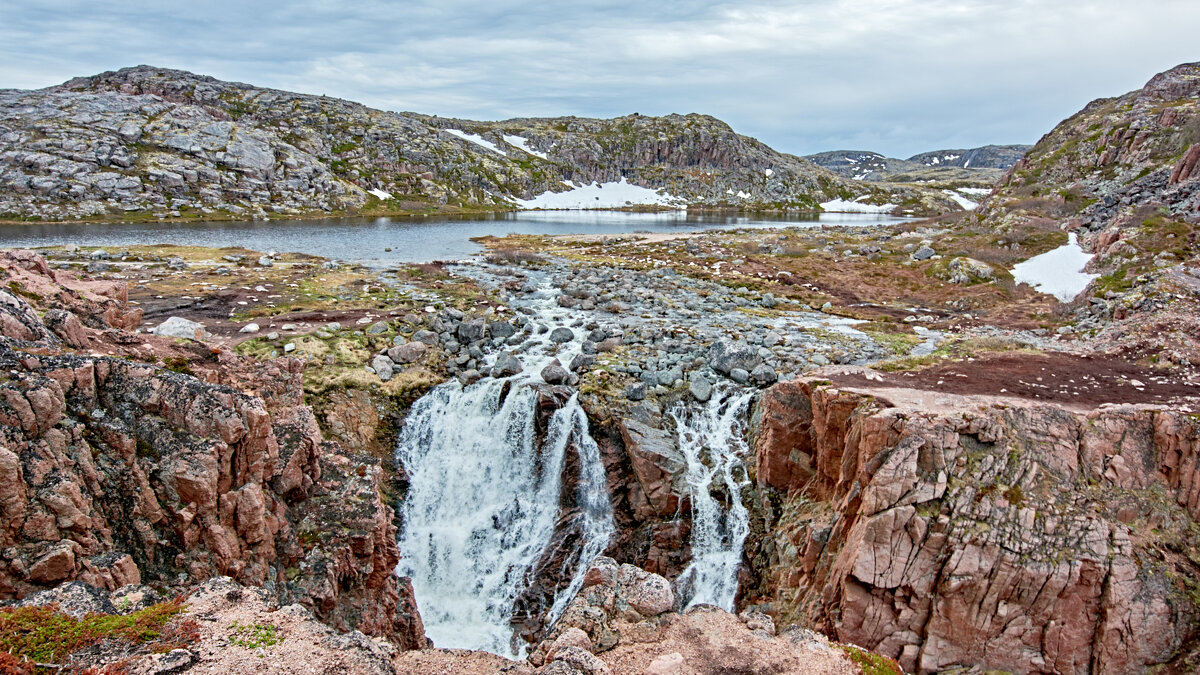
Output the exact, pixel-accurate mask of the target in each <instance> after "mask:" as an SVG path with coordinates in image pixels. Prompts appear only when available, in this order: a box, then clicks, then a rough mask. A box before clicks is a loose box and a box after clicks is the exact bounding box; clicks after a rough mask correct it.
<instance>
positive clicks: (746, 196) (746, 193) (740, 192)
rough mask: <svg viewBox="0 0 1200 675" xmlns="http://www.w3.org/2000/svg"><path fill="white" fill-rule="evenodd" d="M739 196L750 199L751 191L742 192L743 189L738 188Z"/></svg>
mask: <svg viewBox="0 0 1200 675" xmlns="http://www.w3.org/2000/svg"><path fill="white" fill-rule="evenodd" d="M737 196H738V198H739V199H750V193H749V192H742V191H741V190H738V193H737Z"/></svg>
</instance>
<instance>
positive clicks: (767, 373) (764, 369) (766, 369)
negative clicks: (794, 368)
mask: <svg viewBox="0 0 1200 675" xmlns="http://www.w3.org/2000/svg"><path fill="white" fill-rule="evenodd" d="M750 380H751V381H753V382H754V384H756V385H758V386H760V387H769V386H771V385H772V384H775V383H776V382H778V381H779V374H778V373H776V372H775V369H774V368H772V367H771V366H768V365H767V364H765V363H764V364H762V365H760V366H759V367H757V368H755V369H754V371H753V372H751V373H750Z"/></svg>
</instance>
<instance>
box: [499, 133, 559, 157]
mask: <svg viewBox="0 0 1200 675" xmlns="http://www.w3.org/2000/svg"><path fill="white" fill-rule="evenodd" d="M501 138H503V139H504V142H505V143H508V144H509V145H511V146H513V147H517V148H520V149H521V150H524V151H525V152H528V153H529V154H531V155H533V156H534V157H541V158H542V159H550V158H549V157H547V156H546V153H544V152H540V151H538V150H534V149H533V148H531V147H529V139H527V138H525V137H523V136H509V135H507V134H505V135H504V136H501Z"/></svg>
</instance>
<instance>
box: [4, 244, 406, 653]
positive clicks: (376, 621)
mask: <svg viewBox="0 0 1200 675" xmlns="http://www.w3.org/2000/svg"><path fill="white" fill-rule="evenodd" d="M3 263H4V267H3V273H4V276H5V277H6V278H7V279H11V280H13V282H14V283H12V284H11V285H9V288H10V289H12V290H13V292H12V293H10V292H8V291H5V290H0V317H2V318H0V548H2V550H3V556H2V558H0V599H19V598H23V597H25V596H27V595H29V594H31V593H34V592H37V591H39V590H41V589H44V588H47V587H51V586H54V585H57V584H59V583H62V582H65V581H71V580H79V581H82V582H85V583H87V584H91V585H94V586H98V587H103V588H107V589H109V590H112V589H115V588H117V587H119V586H123V585H126V584H130V583H139V582H140V583H151V584H154V585H157V586H168V587H177V588H186V587H188V586H190V585H194V584H195V583H197V582H199V581H203V580H205V579H208V578H211V577H215V576H219V575H227V576H230V577H232V578H234V579H236V580H237V581H239V582H241V583H244V584H247V585H253V586H262V587H264V588H266V589H267V590H268V591H269V592H271V593H273V594H274V595H275V596H277V597H278V599H279V600H280V601H281V602H289V603H290V602H298V603H301V604H303V605H305V606H307V607H309V608H311V609H312V611H313V612H314V613H315V614H316V615H317V616H318V617H319V618H320V619H322V620H324V621H325V622H327V623H329V624H330V625H332V626H334V627H335V628H339V629H343V630H345V629H349V628H358V629H359V630H361V631H363V632H364V633H368V634H372V635H379V636H386V637H388V638H391V639H392V640H393V641H395V642H397V643H398V644H400V645H401V646H403V647H410V648H416V647H420V646H423V645H424V635H423V629H422V628H421V623H420V617H419V615H418V614H417V611H416V608H415V605H414V603H413V600H412V591H411V589H410V588H409V587H407V582H406V581H405V580H401V579H398V578H397V577H395V576H394V574H393V570H394V569H395V566H396V563H397V561H398V560H399V554H398V552H397V548H396V541H395V527H394V525H393V524H392V511H391V509H390V508H389V507H388V506H386V505H385V504H384V503H383V501H382V500H381V496H380V480H381V471H380V467H379V464H378V461H377V460H374V459H372V458H370V457H369V456H363V455H352V454H349V453H346V452H343V451H342V450H341V449H340V448H339V447H338V446H337V445H335V444H333V443H329V442H326V441H325V440H324V439H323V438H322V436H321V433H320V431H319V429H318V427H317V423H316V420H315V418H314V417H313V414H312V410H311V409H310V408H308V407H307V406H305V405H304V404H303V398H302V388H301V381H300V376H301V372H302V369H303V364H302V362H300V361H298V360H295V359H280V360H276V361H270V362H262V363H259V362H254V361H251V360H247V359H243V358H241V357H238V356H236V355H234V354H232V353H229V352H220V353H219V354H213V355H211V356H212V357H213V364H212V365H211V366H210V367H209V368H208V369H207V370H206V371H205V372H204V373H203V375H204V377H205V378H206V379H201V378H199V377H196V376H194V375H191V374H186V373H177V372H171V371H170V370H166V369H164V368H161V367H158V366H155V365H151V364H150V363H146V362H142V361H138V360H131V359H129V358H122V357H120V356H107V355H103V354H101V353H99V352H93V351H90V350H87V349H84V350H80V351H73V350H71V349H68V348H67V347H65V346H64V342H66V343H72V342H74V343H76V344H78V345H80V346H81V347H86V346H88V345H92V346H102V345H104V344H105V343H104V340H105V339H110V340H111V339H112V336H113V334H116V335H124V336H126V340H127V341H128V342H131V343H134V344H135V345H136V349H135V348H134V347H130V348H129V350H128V353H127V354H126V355H130V354H132V355H140V356H142V357H143V358H145V357H146V355H147V354H148V353H153V349H154V348H155V347H157V348H159V349H160V350H162V351H163V352H166V353H169V352H170V350H171V349H174V347H173V344H174V343H173V341H172V340H170V339H168V338H158V337H154V336H137V337H136V338H134V337H133V336H132V335H131V334H128V333H122V332H121V331H118V330H116V329H115V327H114V326H116V325H119V326H122V327H132V325H136V322H137V314H136V312H131V311H130V310H129V309H128V307H127V306H125V305H124V304H123V303H122V302H121V301H120V300H118V299H113V298H111V297H107V298H105V297H100V296H95V295H94V293H93V291H91V290H87V289H72V288H69V286H72V285H76V284H77V283H78V282H75V281H74V280H72V279H69V278H68V277H67V276H65V275H63V276H62V277H61V280H60V276H59V273H56V272H53V271H51V270H50V269H49V268H47V267H46V266H45V264H44V262H42V261H41V259H40V258H37V257H36V256H32V255H29V254H27V253H15V254H5V257H4V260H3ZM17 278H19V279H20V280H21V281H20V283H16V279H17ZM18 289H20V293H17V290H18ZM30 289H38V291H44V294H43V293H42V292H34V291H32V290H30ZM31 303H34V304H36V305H43V306H54V307H56V308H55V309H52V310H50V311H49V312H47V313H46V314H45V317H46V321H45V323H43V319H42V318H41V317H39V314H38V311H37V310H36V309H35V307H34V305H31ZM65 307H69V308H70V309H66V308H65ZM72 309H73V310H75V311H71V310H72ZM76 311H77V312H79V314H76V313H75V312H76ZM56 312H57V313H58V314H57V315H56V314H55V313H56ZM52 316H58V318H59V321H58V322H56V323H51V322H50V321H49V319H50V318H51V317H52ZM81 316H82V317H83V318H84V321H86V322H89V323H91V324H92V325H94V326H96V327H95V328H92V327H87V326H84V325H83V323H84V321H81V320H80V317H81ZM106 317H110V318H107V319H106ZM111 317H115V318H116V319H118V320H113V319H112V318H111ZM48 325H49V326H51V327H48ZM112 344H113V343H111V342H110V343H109V344H108V346H112ZM140 350H148V351H140ZM246 391H253V393H246Z"/></svg>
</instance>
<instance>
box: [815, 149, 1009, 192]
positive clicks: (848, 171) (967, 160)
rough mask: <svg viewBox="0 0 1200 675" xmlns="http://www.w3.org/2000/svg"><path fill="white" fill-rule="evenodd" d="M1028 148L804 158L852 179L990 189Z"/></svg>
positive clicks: (852, 153)
mask: <svg viewBox="0 0 1200 675" xmlns="http://www.w3.org/2000/svg"><path fill="white" fill-rule="evenodd" d="M1029 147H1030V146H1028V145H985V146H983V147H980V148H971V149H968V150H934V151H932V152H923V153H921V154H919V155H913V156H912V157H909V158H908V159H897V158H895V157H885V156H884V155H881V154H879V153H877V152H869V151H864V150H833V151H830V152H821V153H817V154H815V155H805V157H804V158H805V159H807V160H810V161H812V162H813V163H814V164H816V165H818V166H821V167H824V168H826V169H829V170H830V171H832V172H834V173H836V174H838V175H839V176H843V177H845V178H851V179H854V180H862V181H888V182H895V183H915V182H923V181H945V182H963V183H970V184H977V185H980V186H985V185H986V186H990V185H991V184H993V183H995V182H996V181H997V180H999V179H1000V178H1001V177H1002V176H1003V170H1005V169H1008V168H1010V167H1012V165H1013V164H1015V163H1016V162H1017V160H1019V159H1020V158H1021V155H1022V154H1024V152H1025V151H1026V150H1028V149H1029Z"/></svg>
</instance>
